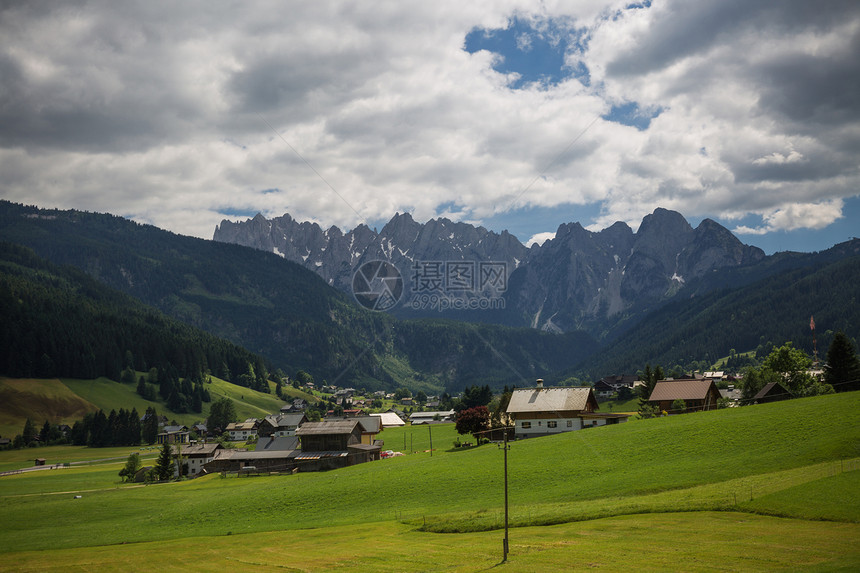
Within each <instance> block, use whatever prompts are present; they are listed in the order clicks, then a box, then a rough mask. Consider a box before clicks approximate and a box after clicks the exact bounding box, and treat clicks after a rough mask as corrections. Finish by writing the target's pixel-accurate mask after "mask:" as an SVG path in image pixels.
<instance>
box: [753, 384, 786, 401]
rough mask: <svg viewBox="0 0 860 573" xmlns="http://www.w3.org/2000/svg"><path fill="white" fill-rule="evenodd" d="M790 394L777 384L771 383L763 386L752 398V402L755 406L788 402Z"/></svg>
mask: <svg viewBox="0 0 860 573" xmlns="http://www.w3.org/2000/svg"><path fill="white" fill-rule="evenodd" d="M789 398H791V394H790V393H789V391H788V390H786V389H785V387H784V386H783V385H782V384H780V383H779V382H771V383H769V384H765V386H764V388H762V389H761V390H759V391H758V393H757V394H756V395H755V396H753V402H755V403H756V404H767V403H768V402H779V401H780V400H788V399H789Z"/></svg>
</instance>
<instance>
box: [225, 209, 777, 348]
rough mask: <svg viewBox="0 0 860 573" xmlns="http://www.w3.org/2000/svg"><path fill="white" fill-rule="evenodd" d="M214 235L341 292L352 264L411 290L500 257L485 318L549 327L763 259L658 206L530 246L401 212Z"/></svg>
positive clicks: (598, 320)
mask: <svg viewBox="0 0 860 573" xmlns="http://www.w3.org/2000/svg"><path fill="white" fill-rule="evenodd" d="M214 240H216V241H223V242H229V243H238V244H241V245H245V246H249V247H254V248H257V249H262V250H266V251H271V252H274V253H277V254H279V255H280V256H282V257H284V258H286V259H288V260H290V261H293V262H296V263H299V264H301V265H303V266H305V267H307V268H309V269H312V270H313V271H315V272H317V273H318V274H319V275H320V276H322V277H323V278H324V279H325V280H326V282H328V284H330V285H332V286H334V287H336V288H338V289H341V290H344V291H346V292H351V288H352V277H353V274H354V273H355V270H356V269H357V268H358V267H359V266H361V264H363V263H364V262H367V261H372V260H386V261H389V262H391V263H392V264H394V265H395V266H397V267H398V269H399V270H400V272H401V275H402V276H403V279H404V281H405V284H406V287H405V289H406V291H409V290H414V288H415V283H414V282H412V281H413V279H416V277H417V273H419V272H420V271H419V269H420V268H421V266H422V265H424V264H425V263H427V262H434V261H435V262H441V263H443V264H444V262H456V261H465V262H475V263H480V262H496V263H504V265H505V269H506V277H507V279H508V281H507V289H506V291H505V292H504V293H503V296H504V301H505V307H504V312H502V313H497V314H494V315H493V317H492V318H491V320H493V321H499V322H505V323H507V324H513V325H520V326H530V327H532V328H541V329H544V330H549V331H555V332H563V331H570V330H574V329H577V328H583V327H587V328H590V329H593V328H595V327H596V328H607V325H608V324H611V323H613V322H617V321H618V320H620V317H622V316H624V315H625V313H634V312H637V311H639V310H645V309H647V308H648V307H651V306H653V305H654V304H657V303H659V302H661V301H663V300H665V299H667V298H668V297H671V296H673V295H675V294H676V293H678V292H680V291H682V290H683V289H684V286H685V284H686V283H687V282H689V281H690V280H693V279H697V278H702V277H706V276H707V275H708V273H711V272H714V271H716V270H719V269H721V268H725V267H732V266H739V265H747V264H753V263H755V262H757V261H760V260H762V259H764V258H765V255H764V252H762V251H761V250H760V249H758V248H756V247H751V246H747V245H744V244H743V243H741V242H740V241H739V240H738V239H737V238H736V237H735V236H734V235H732V234H731V233H730V232H729V231H728V230H727V229H726V228H724V227H722V226H721V225H719V224H718V223H716V222H714V221H712V220H710V219H706V220H704V221H702V223H701V224H700V225H699V226H698V227H697V228H695V229H694V228H692V227H691V226H690V224H689V223H688V222H687V221H686V219H684V217H683V216H682V215H681V214H679V213H676V212H674V211H668V210H666V209H656V210H655V211H654V212H653V213H652V214H650V215H648V216H646V217H645V218H644V219H643V220H642V224H641V225H640V227H639V230H638V231H637V232H636V233H634V232H633V231H632V229H631V228H630V227H629V226H627V225H626V224H624V223H620V222H619V223H615V224H614V225H612V226H611V227H609V228H606V229H603V230H602V231H600V232H597V233H594V232H591V231H588V230H586V229H584V228H583V227H582V226H581V225H580V224H579V223H567V224H562V225H560V226H559V228H558V231H557V232H556V236H555V238H553V239H552V240H550V241H547V242H545V243H544V244H543V245H541V246H532V248H530V249H527V248H526V247H525V246H524V245H523V244H522V243H520V242H519V241H518V240H517V239H516V237H514V236H512V235H511V234H509V233H508V232H507V231H502V232H501V233H495V232H492V231H488V230H487V229H485V228H483V227H475V226H473V225H469V224H466V223H455V222H452V221H449V220H448V219H444V218H440V219H431V220H430V221H428V222H426V223H423V224H422V223H418V222H416V221H415V220H413V219H412V217H411V216H410V215H409V214H408V213H404V214H397V215H395V216H394V217H393V218H392V219H391V220H390V221H389V222H388V223H387V224H386V225H385V227H383V228H382V230H381V231H380V232H379V233H376V232H374V231H373V230H372V229H370V228H368V227H367V226H366V225H359V226H358V227H356V228H355V229H352V230H351V231H349V232H347V233H345V234H344V233H343V232H341V230H340V229H338V228H337V227H331V228H329V229H327V230H323V229H322V228H321V227H320V226H319V225H317V224H316V223H307V222H302V223H300V222H298V221H295V220H294V219H293V218H292V217H290V216H289V215H284V216H282V217H277V218H274V219H272V220H267V219H266V218H265V217H263V216H262V215H257V216H256V217H254V218H253V219H249V220H247V221H244V222H240V223H232V222H230V221H226V220H225V221H223V222H222V223H221V224H220V225H219V226H218V227H216V229H215V234H214ZM416 280H417V279H416ZM457 296H461V297H463V296H466V297H468V296H469V295H464V294H462V293H460V294H458V295H457ZM471 296H481V293H477V294H475V293H473V294H472V295H471ZM404 313H405V315H407V316H408V315H409V312H408V310H404V311H403V312H401V313H400V314H402V315H403V314H404ZM445 316H448V317H451V318H458V315H457V314H456V313H449V314H446V315H445ZM473 318H474V317H473Z"/></svg>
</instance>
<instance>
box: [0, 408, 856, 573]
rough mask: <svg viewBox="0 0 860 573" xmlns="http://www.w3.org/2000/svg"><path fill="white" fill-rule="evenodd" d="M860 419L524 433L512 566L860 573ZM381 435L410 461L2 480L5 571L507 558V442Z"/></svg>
mask: <svg viewBox="0 0 860 573" xmlns="http://www.w3.org/2000/svg"><path fill="white" fill-rule="evenodd" d="M858 422H860V392H853V393H845V394H838V395H831V396H820V397H815V398H806V399H801V400H793V401H789V402H780V403H775V404H766V405H760V406H754V407H746V408H732V409H727V410H720V411H715V412H704V413H696V414H686V415H682V416H672V417H668V418H658V419H652V420H642V421H637V422H628V423H626V424H620V425H617V426H606V427H601V428H593V429H587V430H582V431H578V432H571V433H567V434H560V435H556V436H550V437H543V438H535V439H530V440H524V441H517V442H513V443H511V449H510V451H509V452H508V470H509V492H510V493H509V497H510V504H511V505H510V521H511V524H512V526H513V529H511V534H510V535H511V545H510V550H511V553H510V556H509V562H508V563H506V564H504V569H505V570H510V571H536V570H548V569H564V570H571V569H587V568H594V567H604V568H608V569H611V570H615V569H622V568H623V569H641V570H666V569H683V570H713V569H722V570H725V569H729V570H738V569H742V570H772V569H779V568H784V569H785V568H787V569H796V568H798V567H800V566H802V568H803V569H805V570H807V569H808V570H816V568H817V569H820V570H834V569H840V568H844V569H846V570H850V569H856V568H857V567H858V566H860V553H858V549H857V547H856V540H857V539H860V504H858V503H857V501H858V494H860V471H858V470H860V423H858ZM431 434H432V441H433V451H432V455H431V452H430V451H429V450H430V438H431ZM380 438H382V439H384V440H385V449H393V450H397V451H402V452H404V453H405V454H406V455H404V456H402V457H395V458H392V459H388V460H382V461H379V462H374V463H370V464H362V465H358V466H353V467H350V468H344V469H341V470H336V471H330V472H324V473H299V474H296V475H290V476H261V477H252V478H236V477H226V478H222V477H221V476H220V475H212V476H207V477H204V478H200V479H195V480H190V481H183V482H178V483H168V484H155V485H149V486H145V487H141V486H130V485H125V484H120V483H119V481H118V477H117V475H116V474H117V472H118V471H119V469H120V468H121V466H122V462H121V461H115V462H99V463H94V464H93V465H91V466H81V467H74V468H70V469H62V470H50V471H41V472H32V473H26V474H19V475H13V476H6V477H2V478H0V507H2V510H0V514H1V515H0V517H2V522H3V524H4V525H3V527H2V528H1V529H0V570H3V571H7V570H49V569H51V568H60V567H61V566H62V567H64V568H69V567H75V566H76V567H79V568H82V569H99V570H110V569H120V568H124V567H126V566H127V564H128V563H130V562H135V563H140V564H141V565H144V564H145V565H146V566H147V567H149V566H153V567H165V568H167V569H180V568H185V569H192V570H213V571H214V570H216V569H217V570H223V569H224V567H227V566H232V567H238V568H241V569H242V570H258V569H259V570H261V569H269V568H273V567H277V568H286V569H287V570H295V571H322V570H329V569H334V568H337V569H339V570H344V571H404V570H407V571H413V570H414V571H419V570H446V571H447V570H451V571H474V570H482V569H490V568H493V566H495V565H497V564H498V563H499V560H500V557H501V532H500V530H499V528H500V527H502V525H503V507H504V499H503V487H504V482H503V466H502V461H503V453H502V451H501V450H500V449H499V448H498V447H497V446H496V445H494V444H487V445H483V446H480V447H472V448H454V447H453V445H452V443H453V441H454V439H455V438H456V433H455V432H454V429H453V426H452V425H451V424H441V425H433V426H430V427H429V428H428V427H426V426H425V427H422V426H417V427H410V426H407V427H405V428H398V429H394V428H390V429H386V430H385V431H384V432H383V433H382V434H381V435H380ZM42 450H44V449H40V450H31V451H42ZM83 450H84V451H86V449H83ZM25 451H26V450H25ZM90 452H91V453H92V457H93V458H97V459H98V458H105V457H108V456H104V455H102V453H101V452H99V450H90ZM11 454H12V452H0V464H3V465H4V467H8V466H9V465H10V464H14V460H11V459H9V457H8V456H9V455H11ZM15 455H19V454H18V452H15ZM58 455H59V454H58ZM76 455H78V453H77V452H76ZM42 457H45V456H42ZM25 461H26V460H25V459H22V461H21V463H22V464H24V465H29V463H24V462H25ZM49 463H51V460H49ZM75 492H80V493H77V494H76V493H75ZM74 495H81V498H80V499H74Z"/></svg>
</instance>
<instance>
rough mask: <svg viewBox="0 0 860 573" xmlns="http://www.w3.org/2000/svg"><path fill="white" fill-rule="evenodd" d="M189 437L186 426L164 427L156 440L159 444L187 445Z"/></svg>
mask: <svg viewBox="0 0 860 573" xmlns="http://www.w3.org/2000/svg"><path fill="white" fill-rule="evenodd" d="M190 435H191V433H190V432H189V431H188V427H187V426H164V428H162V430H161V432H160V433H159V434H158V436H157V438H156V439H157V441H158V443H159V444H163V443H165V442H167V443H168V444H187V443H188V442H189V440H190V437H189V436H190Z"/></svg>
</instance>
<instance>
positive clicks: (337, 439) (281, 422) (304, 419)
mask: <svg viewBox="0 0 860 573" xmlns="http://www.w3.org/2000/svg"><path fill="white" fill-rule="evenodd" d="M822 373H823V371H821V370H811V371H810V372H809V374H810V375H813V376H815V375H817V376H821V374H822ZM736 381H739V380H738V379H737V378H735V377H734V376H732V375H730V374H727V373H726V372H723V371H710V372H704V373H694V374H693V375H690V376H683V377H680V378H678V379H674V378H667V379H662V380H658V381H656V384H654V387H653V390H652V391H651V392H650V395H649V397H648V399H647V401H646V402H647V405H646V410H648V409H649V408H650V411H652V412H655V413H657V415H664V416H665V415H670V414H671V415H677V414H684V413H690V412H698V411H707V410H714V409H718V408H725V407H733V406H737V405H738V404H739V403H740V401H741V399H742V392H741V390H740V389H739V388H736V387H735V385H734V382H736ZM645 385H646V382H645V381H643V380H640V377H639V376H637V375H618V376H609V377H604V378H602V379H600V380H598V381H597V382H596V383H595V384H594V385H593V386H583V387H566V386H560V387H552V386H545V385H544V381H543V380H542V379H538V380H537V381H536V382H535V385H534V386H533V387H530V388H519V389H514V390H513V391H512V392H510V393H509V396H507V398H508V400H507V404H502V406H503V407H504V413H505V416H504V420H503V421H504V424H502V427H501V428H495V431H493V432H492V433H490V432H489V430H490V428H489V427H488V428H487V430H488V432H487V434H486V435H487V436H488V439H489V438H492V439H493V440H501V439H503V438H504V439H510V440H517V439H526V438H534V437H538V436H545V435H551V434H557V433H561V432H570V431H576V430H582V429H588V428H596V427H600V426H605V425H613V424H619V423H623V422H625V421H627V419H628V418H630V417H631V416H633V415H636V412H612V411H601V409H600V402H599V400H604V401H608V400H610V399H615V400H617V399H622V400H623V399H628V400H629V399H630V398H634V397H635V396H637V395H640V394H641V392H642V390H643V388H644V387H645ZM306 389H307V390H310V391H311V392H312V391H313V388H312V385H311V387H310V388H306ZM324 390H325V391H327V392H328V395H329V397H330V399H331V401H332V403H333V404H336V405H337V407H336V408H335V409H331V410H329V411H328V412H327V413H326V415H325V417H324V418H323V419H321V420H319V421H311V420H310V419H309V416H308V415H307V413H306V410H307V408H308V406H309V404H308V402H307V401H306V400H304V399H301V398H297V399H294V400H291V401H288V403H287V404H285V405H284V406H283V407H282V408H281V410H280V411H279V412H277V413H273V414H270V415H267V416H265V417H263V418H260V419H258V418H248V419H245V420H243V421H239V422H231V423H229V424H227V426H226V428H225V429H224V430H223V432H221V431H220V428H213V430H214V431H212V432H210V431H209V429H208V428H207V426H206V425H205V424H195V425H193V426H192V427H187V426H184V425H170V424H168V423H167V419H166V417H163V416H161V417H159V429H160V431H159V433H158V437H157V443H158V444H160V445H161V444H165V443H166V444H169V445H170V446H172V451H173V456H174V460H175V462H174V470H173V474H174V478H180V477H185V478H194V477H198V476H202V475H207V474H211V473H221V474H222V475H227V474H236V475H239V476H251V475H263V474H273V473H296V472H299V471H301V472H310V471H326V470H332V469H337V468H342V467H346V466H350V465H356V464H361V463H366V462H371V461H378V460H381V459H385V458H387V457H392V456H397V455H403V454H402V452H398V451H395V450H393V449H385V441H384V439H383V436H382V433H383V431H384V429H385V428H390V427H401V426H405V425H410V426H421V425H428V424H438V423H453V422H454V421H455V420H456V419H457V414H458V412H457V410H455V409H449V410H424V409H423V408H422V406H431V407H432V406H438V405H439V404H440V402H439V399H438V397H435V396H431V397H424V396H422V401H421V403H419V402H418V401H416V400H414V399H413V398H412V397H411V396H410V397H406V396H404V397H397V396H395V394H393V393H389V394H385V393H381V392H380V393H378V394H377V395H376V396H374V398H375V399H376V400H379V399H380V398H382V397H385V398H387V399H388V400H396V401H397V402H398V405H399V406H400V407H403V408H407V407H408V409H409V413H407V412H405V411H404V410H402V409H400V408H399V407H394V406H392V407H391V408H389V409H388V410H387V411H385V412H381V413H368V412H366V411H365V410H364V409H363V407H365V406H369V405H370V404H371V401H370V400H363V399H360V398H354V397H355V395H356V390H355V389H353V388H338V387H325V388H324ZM789 397H790V393H789V392H788V390H787V389H786V388H784V387H783V386H782V385H781V384H779V383H776V382H772V383H769V384H767V385H766V386H765V387H763V388H762V389H761V390H760V391H759V392H758V393H757V394H756V395H755V396H754V397H753V399H752V400H751V401H749V400H747V402H746V403H766V402H772V401H778V400H783V399H787V398H789ZM376 404H377V405H378V404H379V402H378V401H377V402H376ZM609 404H610V406H609V407H610V409H611V407H612V403H611V402H610V403H609ZM497 407H498V404H497ZM494 425H499V424H494ZM467 444H468V445H471V443H469V442H467ZM237 445H238V446H237ZM151 469H152V468H151V466H146V467H143V468H140V469H139V470H138V471H137V473H136V474H135V476H134V478H133V481H136V482H144V481H146V480H147V476H148V475H151V473H150V472H151Z"/></svg>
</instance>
